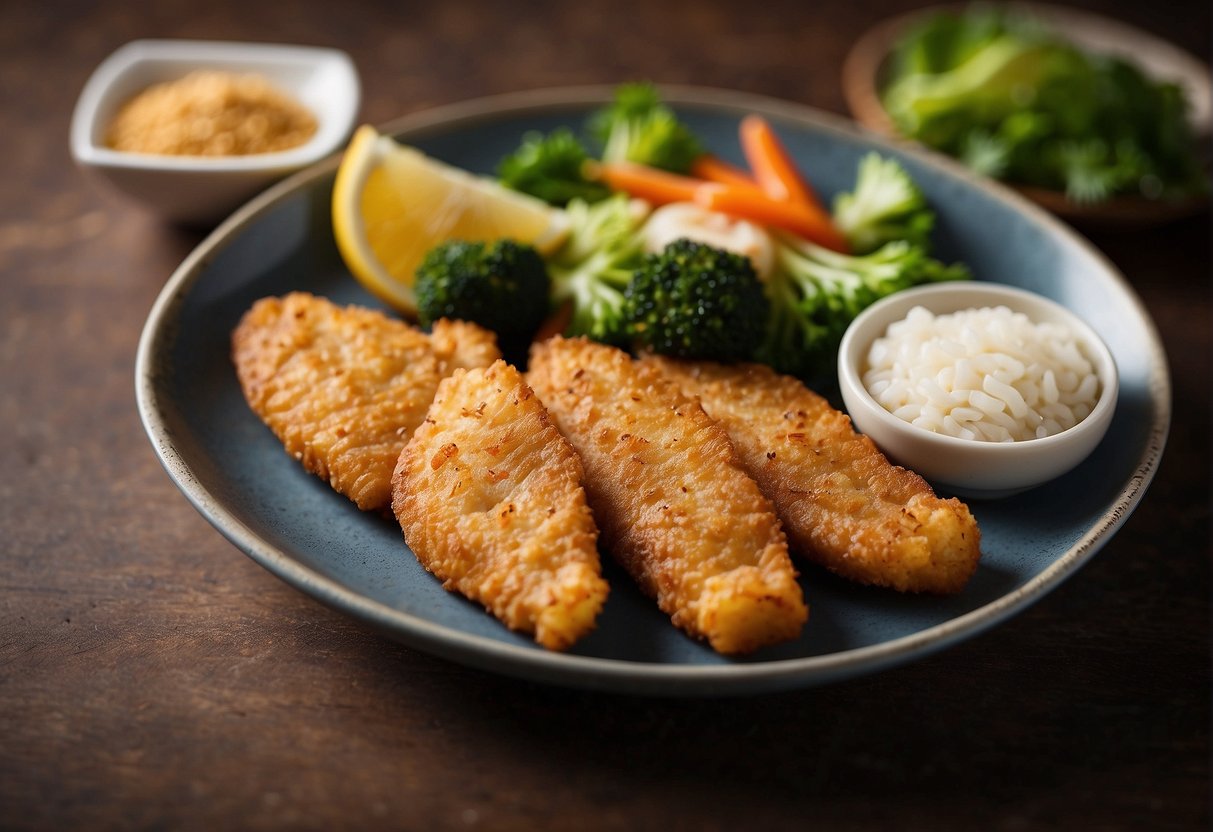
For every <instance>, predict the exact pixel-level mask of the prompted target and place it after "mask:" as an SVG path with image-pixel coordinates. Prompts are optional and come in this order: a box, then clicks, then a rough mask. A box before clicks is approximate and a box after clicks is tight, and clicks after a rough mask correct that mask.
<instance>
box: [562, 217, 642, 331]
mask: <svg viewBox="0 0 1213 832" xmlns="http://www.w3.org/2000/svg"><path fill="white" fill-rule="evenodd" d="M566 214H567V216H568V219H569V235H568V238H567V239H566V240H565V243H564V245H563V246H562V247H561V248H560V249H559V250H558V251H557V252H556V253H555V254H554V255H553V256H552V257H551V258H549V260H548V271H549V273H550V274H551V277H552V300H553V301H554V302H555V303H557V304H558V305H559V304H564V303H568V304H569V305H570V306H571V307H572V311H571V317H570V321H569V325H568V327H567V328H566V329H565V334H566V335H570V336H573V335H587V336H589V337H590V338H593V339H594V340H596V341H603V342H606V343H621V342H622V340H623V337H624V334H625V333H624V326H623V292H624V289H625V288H626V287H627V285H628V283H629V282H630V281H631V279H632V273H633V272H634V271H635V270H636V267H637V266H638V265H639V264H640V261H641V258H642V257H643V255H644V248H643V245H644V243H643V239H642V238H641V236H640V233H639V232H640V226H641V225H643V224H644V220H645V217H646V215H647V209H641V208H639V207H638V204H637V203H634V202H632V201H631V200H630V199H628V197H627V196H626V195H624V194H615V195H614V196H612V197H610V198H609V199H605V200H603V201H601V202H596V203H594V204H592V205H591V204H589V203H587V202H586V201H584V200H581V199H574V200H573V201H572V202H570V203H569V206H568V208H567V209H566Z"/></svg>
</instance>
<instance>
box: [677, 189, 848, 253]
mask: <svg viewBox="0 0 1213 832" xmlns="http://www.w3.org/2000/svg"><path fill="white" fill-rule="evenodd" d="M695 201H696V202H698V203H699V204H700V205H702V206H703V207H704V208H707V209H709V210H712V211H719V212H721V213H722V214H729V215H730V216H734V217H738V218H740V219H745V220H750V221H751V222H756V223H758V224H759V225H766V226H772V227H774V228H781V229H783V230H784V231H790V232H792V233H793V234H798V235H800V236H801V237H804V238H805V239H806V240H809V241H810V242H814V243H817V244H818V245H820V246H824V247H825V248H828V249H830V250H832V251H838V252H842V253H844V254H845V253H847V252H849V251H850V246H848V245H847V240H846V238H845V237H844V236H843V235H842V234H841V233H839V231H838V229H837V228H835V227H834V224H833V223H832V222H830V220H829V217H823V215H822V214H821V213H819V212H817V211H814V210H812V209H811V208H809V207H808V206H806V205H804V204H802V203H798V202H784V201H781V200H776V199H771V198H770V197H768V196H765V195H764V194H762V193H761V192H760V191H756V190H755V189H753V188H749V187H737V186H733V185H722V184H719V183H710V184H706V185H703V186H702V187H700V188H699V189H698V190H697V191H696V194H695Z"/></svg>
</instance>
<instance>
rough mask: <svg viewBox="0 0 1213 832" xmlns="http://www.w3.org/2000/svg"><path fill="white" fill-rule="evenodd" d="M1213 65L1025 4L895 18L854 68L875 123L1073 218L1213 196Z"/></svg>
mask: <svg viewBox="0 0 1213 832" xmlns="http://www.w3.org/2000/svg"><path fill="white" fill-rule="evenodd" d="M1160 56H1161V57H1163V58H1167V59H1169V60H1166V61H1162V60H1159V57H1160ZM1147 65H1149V66H1147ZM1202 70H1203V74H1205V75H1207V69H1205V68H1203V67H1201V66H1200V63H1199V62H1198V61H1196V60H1195V59H1192V58H1191V57H1190V56H1187V55H1185V54H1184V53H1182V52H1180V51H1179V50H1177V49H1175V48H1174V47H1171V46H1170V45H1169V44H1164V43H1160V42H1158V41H1155V40H1153V39H1151V38H1149V36H1147V35H1145V34H1144V33H1138V32H1136V30H1132V29H1128V27H1123V26H1121V25H1119V24H1116V23H1114V22H1112V21H1107V20H1104V19H1102V18H1097V17H1094V16H1092V15H1087V14H1084V13H1079V12H1075V11H1071V10H1059V9H1053V8H1052V7H1048V6H1039V5H1035V4H1013V5H972V6H968V7H951V6H948V7H939V8H936V9H930V10H926V11H923V12H917V13H913V14H910V15H907V16H905V17H901V18H897V19H895V20H892V21H889V22H888V23H886V24H884V25H883V26H880V27H877V28H876V29H873V30H872V31H871V32H869V33H868V35H866V36H865V37H864V38H862V39H861V40H860V42H859V43H857V44H856V46H855V48H854V49H853V50H852V52H851V55H850V56H849V58H848V61H847V66H846V68H845V70H844V76H845V87H846V92H847V97H848V101H849V103H850V105H851V109H852V110H853V111H854V112H855V114H856V117H857V118H858V119H859V120H860V121H861V122H863V123H865V124H866V125H868V126H869V127H874V128H876V129H878V130H881V131H882V132H887V133H895V134H898V135H901V136H903V137H906V138H909V139H913V140H915V141H918V142H920V143H922V144H924V145H926V146H928V147H930V148H932V149H934V150H938V151H941V152H944V153H946V154H948V155H950V156H953V157H955V158H958V159H960V160H961V161H962V162H964V163H965V164H967V165H968V166H969V167H970V168H972V169H973V170H975V171H977V172H978V173H981V174H983V175H987V176H991V177H994V178H997V179H1001V180H1003V181H1006V182H1008V183H1009V184H1012V185H1015V186H1016V187H1018V188H1020V189H1021V190H1022V191H1023V192H1024V193H1025V194H1026V195H1028V196H1029V197H1031V198H1033V199H1034V200H1036V201H1037V202H1040V203H1042V204H1044V205H1045V207H1047V208H1050V209H1051V210H1054V211H1055V212H1057V213H1059V214H1061V215H1063V216H1067V217H1069V218H1071V219H1105V220H1142V219H1152V220H1156V221H1157V220H1163V219H1167V218H1170V217H1171V216H1175V215H1180V214H1186V213H1190V212H1191V211H1192V210H1193V209H1194V208H1197V207H1199V206H1200V205H1202V204H1203V203H1204V202H1205V201H1206V200H1207V197H1208V189H1209V177H1208V172H1207V168H1206V165H1205V163H1204V160H1203V159H1202V158H1201V156H1200V154H1199V152H1198V147H1199V143H1198V140H1197V132H1198V127H1197V125H1198V124H1199V123H1201V122H1203V121H1204V119H1205V115H1204V114H1203V111H1202V110H1201V108H1202V107H1204V106H1206V104H1207V102H1205V101H1204V100H1203V98H1204V97H1207V94H1208V88H1207V81H1206V80H1205V79H1204V78H1203V77H1202ZM1177 73H1179V74H1177ZM1181 82H1182V83H1181ZM1185 84H1186V85H1187V86H1186V87H1185ZM1202 86H1203V92H1202V90H1201V89H1200V88H1201V87H1202ZM1202 96H1203V97H1202Z"/></svg>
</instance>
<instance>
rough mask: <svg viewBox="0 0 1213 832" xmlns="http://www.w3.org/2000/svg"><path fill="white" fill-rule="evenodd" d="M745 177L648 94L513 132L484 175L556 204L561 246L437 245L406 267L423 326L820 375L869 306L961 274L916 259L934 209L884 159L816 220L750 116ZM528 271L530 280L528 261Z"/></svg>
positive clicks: (868, 162)
mask: <svg viewBox="0 0 1213 832" xmlns="http://www.w3.org/2000/svg"><path fill="white" fill-rule="evenodd" d="M739 143H740V147H741V151H742V155H743V157H744V158H745V161H746V167H745V168H741V167H737V166H734V165H731V164H729V163H727V162H725V161H723V160H722V159H720V158H719V157H717V156H715V155H713V154H712V153H710V152H709V151H708V150H707V149H706V148H705V146H704V145H703V144H702V143H701V141H700V140H699V138H698V137H696V136H695V135H694V134H693V133H692V131H691V130H690V129H689V128H688V127H687V126H686V125H685V124H684V123H683V122H681V121H680V120H679V119H678V117H677V115H676V114H675V113H674V112H673V110H671V109H670V108H669V107H668V106H666V105H665V104H664V103H663V102H662V101H661V100H660V98H659V97H658V94H657V92H656V90H655V89H654V88H653V87H652V86H650V85H648V84H629V85H625V86H622V87H620V88H619V89H618V90H617V93H616V97H615V100H614V102H613V103H612V104H611V105H609V106H607V107H604V108H603V109H602V110H600V111H599V112H597V113H595V114H594V115H593V116H592V117H591V119H590V120H589V122H588V124H587V126H586V131H585V136H584V137H582V136H579V135H578V134H576V133H574V132H573V131H572V130H570V129H568V128H560V129H557V130H554V131H553V132H551V133H548V134H539V133H532V134H528V135H526V136H524V137H523V138H522V141H521V144H520V146H519V147H518V148H517V150H516V151H515V152H514V153H512V154H511V155H509V156H508V157H506V158H505V159H503V160H502V161H501V163H500V165H499V168H498V171H497V173H498V177H499V179H500V181H501V182H502V183H503V184H504V185H506V186H507V187H509V188H512V189H515V190H517V191H521V192H523V193H527V194H530V195H532V196H535V197H538V198H540V199H542V200H544V201H546V202H548V203H550V204H552V205H554V206H558V207H559V208H560V209H561V210H562V211H563V212H564V213H563V216H564V219H565V220H567V223H566V224H567V237H566V238H565V241H564V243H563V244H562V245H561V246H560V247H559V248H557V249H556V250H555V251H553V252H551V253H548V254H547V255H546V256H544V257H543V258H542V260H540V258H539V255H537V254H535V253H534V252H533V250H530V249H529V248H528V247H527V246H524V245H522V244H520V243H515V242H512V241H508V242H506V243H498V244H495V245H485V244H473V243H469V242H468V241H460V240H452V241H448V242H445V243H442V244H440V245H439V246H438V247H437V248H436V249H435V250H433V251H431V252H430V253H429V255H428V256H427V257H426V258H425V260H424V261H423V263H422V264H421V266H420V267H419V268H418V270H417V274H416V279H415V284H414V285H415V289H416V293H417V298H418V313H419V317H420V319H421V321H422V323H423V324H428V323H429V322H430V321H432V320H435V319H437V318H439V317H443V316H446V317H460V318H464V319H466V320H472V321H476V322H478V323H481V324H484V325H486V326H488V327H490V328H492V329H495V330H497V331H498V332H499V334H500V335H501V336H502V338H503V342H505V345H506V346H507V347H512V348H513V349H515V350H524V349H525V344H526V342H528V341H529V340H530V338H531V337H532V336H533V335H534V334H535V332H536V330H537V329H539V328H540V326H541V324H540V321H546V323H544V324H542V326H543V327H545V328H548V329H551V330H552V331H560V332H563V333H565V334H566V335H585V336H588V337H590V338H592V339H595V340H598V341H603V342H607V343H613V344H617V345H621V346H630V347H637V348H644V349H649V350H652V351H654V352H657V353H661V354H665V355H673V356H678V357H683V358H701V359H711V360H718V361H735V360H757V361H762V362H764V363H767V364H770V365H772V366H773V367H775V368H776V369H777V370H780V371H782V372H786V373H789V374H792V375H796V376H799V377H801V378H804V379H806V380H814V379H820V378H823V377H826V376H828V374H829V373H830V370H831V368H832V367H833V363H834V358H835V355H836V352H837V347H838V343H839V341H840V340H841V337H842V334H843V331H844V330H845V329H846V327H847V325H848V324H849V323H850V321H851V320H852V319H853V318H854V317H855V316H856V315H857V314H858V313H859V312H860V311H862V310H863V309H864V308H865V307H866V306H868V305H869V304H871V303H872V302H874V301H876V300H877V299H879V298H881V297H884V296H885V295H888V294H891V293H892V292H895V291H897V290H899V289H903V288H906V287H909V286H912V285H915V284H919V283H925V282H930V281H939V280H951V279H962V278H965V277H968V272H967V270H966V269H965V268H964V267H963V266H960V265H945V264H943V263H941V262H939V261H938V260H936V259H934V258H932V257H931V255H930V250H929V245H930V242H929V241H930V232H931V229H932V226H933V224H934V214H933V212H932V211H931V210H930V208H929V207H928V206H927V204H926V201H925V200H924V198H923V194H922V192H921V191H920V190H919V189H918V187H917V186H916V185H915V183H914V182H913V181H912V180H911V178H910V177H909V175H908V174H907V173H906V171H905V169H904V168H902V166H901V165H900V164H899V163H898V162H897V161H896V160H894V159H892V158H883V157H881V156H879V155H878V154H875V153H873V154H869V155H868V156H866V157H864V158H863V159H862V160H861V161H860V163H859V165H858V169H857V171H856V178H855V183H854V187H853V188H852V189H851V190H850V191H848V192H845V193H842V194H839V195H838V196H837V197H836V198H835V199H834V201H833V205H832V208H831V209H827V208H826V207H825V205H824V204H823V203H822V201H821V199H820V198H819V197H818V195H817V194H816V192H815V191H814V189H813V187H812V185H811V183H810V180H809V179H807V178H806V177H805V176H804V175H803V174H802V172H801V171H800V170H798V168H797V167H796V165H795V163H794V162H793V160H792V158H791V156H790V155H789V154H788V153H787V151H786V150H785V148H784V146H783V145H782V143H781V142H780V140H779V138H778V136H777V135H776V133H775V131H774V129H773V128H772V126H771V125H770V124H769V123H768V122H766V121H765V120H764V119H762V118H761V117H758V116H755V115H751V116H748V117H746V118H745V119H743V120H742V122H741V125H740V130H739ZM540 262H541V263H542V266H543V269H542V271H545V272H546V275H545V276H544V277H539V276H538V274H537V273H538V272H539V271H540V270H539V269H537V263H540Z"/></svg>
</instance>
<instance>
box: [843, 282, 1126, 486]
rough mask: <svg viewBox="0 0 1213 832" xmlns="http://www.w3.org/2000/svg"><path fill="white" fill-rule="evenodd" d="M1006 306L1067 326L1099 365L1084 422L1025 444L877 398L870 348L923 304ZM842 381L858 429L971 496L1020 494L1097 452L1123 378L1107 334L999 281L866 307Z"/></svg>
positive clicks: (850, 337) (899, 296)
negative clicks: (928, 421)
mask: <svg viewBox="0 0 1213 832" xmlns="http://www.w3.org/2000/svg"><path fill="white" fill-rule="evenodd" d="M999 305H1003V306H1006V307H1008V308H1009V309H1011V310H1012V311H1014V312H1023V313H1024V314H1026V315H1027V316H1028V318H1029V319H1031V320H1032V321H1033V322H1036V323H1044V322H1059V323H1064V324H1066V325H1068V326H1069V327H1070V329H1071V330H1072V331H1073V332H1074V333H1075V334H1076V336H1077V337H1078V339H1079V341H1080V342H1081V343H1082V345H1083V347H1084V348H1085V351H1086V353H1087V355H1088V357H1090V358H1091V359H1092V361H1093V363H1094V364H1095V368H1096V373H1097V374H1098V376H1099V386H1100V393H1099V400H1098V402H1097V403H1096V405H1095V407H1094V409H1093V410H1092V411H1091V413H1090V415H1088V416H1087V417H1086V418H1085V419H1083V420H1082V421H1081V422H1079V423H1078V424H1076V425H1074V426H1073V427H1071V428H1069V429H1068V430H1065V431H1062V432H1061V433H1058V434H1055V435H1053V436H1047V437H1044V438H1041V439H1029V440H1024V441H1020V442H983V441H977V440H971V439H958V438H956V437H953V436H947V435H944V434H939V433H933V432H931V431H929V430H926V429H925V428H920V427H917V426H915V425H912V424H910V423H909V422H906V421H904V420H902V419H900V418H898V417H897V416H894V415H893V414H892V413H890V412H889V411H888V410H886V409H885V408H884V407H883V406H881V405H880V403H879V402H877V401H876V399H874V398H873V397H872V395H871V394H870V393H869V392H868V390H867V388H866V387H865V386H864V384H863V381H862V377H863V374H864V372H865V370H866V369H867V355H868V349H869V348H870V347H871V345H872V342H873V341H874V340H876V339H877V338H879V337H881V336H882V335H884V334H885V331H886V330H887V329H888V327H889V324H891V323H893V322H895V321H899V320H901V319H902V318H904V317H905V316H906V314H907V313H908V312H909V311H910V310H911V309H912V308H914V307H915V306H922V307H925V308H926V309H928V310H930V311H931V312H933V313H935V314H937V315H938V314H947V313H950V312H957V311H960V310H962V309H970V308H981V307H987V306H999ZM838 382H839V385H840V387H841V389H842V398H843V402H844V403H845V404H846V408H847V412H848V413H849V414H850V416H851V421H852V422H853V423H854V425H855V427H856V429H857V430H859V431H860V432H861V433H865V434H867V435H868V436H869V437H871V439H872V441H873V442H875V443H876V445H877V446H878V447H880V449H881V450H882V451H884V452H885V454H886V455H888V456H889V458H890V459H892V460H893V461H894V462H896V463H898V464H900V465H903V466H905V467H906V468H909V469H910V470H912V471H916V472H918V473H919V474H921V475H922V476H923V477H925V478H926V479H927V480H928V481H930V482H931V483H933V484H935V485H937V486H940V487H942V489H943V490H945V491H948V492H951V493H955V494H959V495H961V496H964V497H978V498H993V497H1003V496H1007V495H1010V494H1015V493H1018V492H1020V491H1024V490H1026V489H1029V488H1032V487H1034V486H1037V485H1041V484H1042V483H1045V482H1048V481H1049V480H1052V479H1055V478H1056V477H1059V476H1061V475H1062V474H1064V473H1066V472H1067V471H1069V470H1070V469H1071V468H1074V467H1075V466H1076V465H1078V464H1079V463H1080V462H1082V461H1083V460H1084V459H1086V458H1087V456H1088V455H1089V454H1090V453H1091V452H1092V451H1093V450H1095V447H1096V446H1097V445H1098V444H1099V442H1100V440H1101V439H1103V436H1104V434H1105V433H1106V432H1107V430H1108V426H1109V425H1110V424H1111V422H1112V414H1113V412H1114V411H1115V410H1116V399H1117V393H1118V390H1119V382H1118V377H1117V371H1116V362H1115V361H1114V360H1113V358H1112V353H1111V351H1110V350H1109V349H1108V347H1107V345H1106V344H1105V343H1104V342H1103V340H1102V339H1100V337H1099V336H1098V335H1097V334H1096V333H1095V331H1094V330H1093V329H1091V327H1090V326H1088V325H1087V324H1086V323H1085V322H1084V321H1083V320H1082V319H1081V318H1079V317H1078V316H1077V315H1075V314H1074V313H1073V312H1070V311H1069V310H1068V309H1066V308H1065V307H1063V306H1061V305H1059V304H1057V303H1054V302H1053V301H1051V300H1049V299H1047V298H1044V297H1042V296H1040V295H1037V294H1034V293H1032V292H1028V291H1025V290H1023V289H1018V288H1014V287H1011V286H1004V285H1001V284H996V283H981V282H961V283H937V284H931V285H928V286H920V287H916V288H913V289H907V290H905V291H903V292H898V293H896V294H894V295H890V296H889V297H887V298H884V299H883V300H881V301H878V302H876V303H874V304H873V305H872V306H870V307H868V308H867V309H866V310H864V311H863V312H862V313H861V314H860V315H859V316H858V317H857V318H856V319H855V321H854V322H853V323H852V324H851V326H850V327H849V328H848V329H847V332H846V334H845V335H844V336H843V340H842V345H841V348H840V349H839V353H838Z"/></svg>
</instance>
